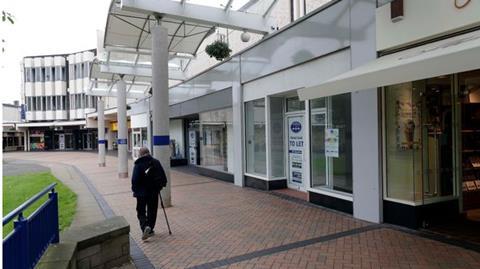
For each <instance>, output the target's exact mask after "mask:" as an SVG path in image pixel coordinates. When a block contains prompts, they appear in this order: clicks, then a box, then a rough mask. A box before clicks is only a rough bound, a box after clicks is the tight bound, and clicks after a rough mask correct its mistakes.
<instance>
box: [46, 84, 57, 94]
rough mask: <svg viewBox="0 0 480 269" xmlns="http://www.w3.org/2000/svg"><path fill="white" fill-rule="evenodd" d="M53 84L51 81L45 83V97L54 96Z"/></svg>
mask: <svg viewBox="0 0 480 269" xmlns="http://www.w3.org/2000/svg"><path fill="white" fill-rule="evenodd" d="M54 85H55V83H54V82H52V81H46V82H45V95H54V94H55V88H54V87H55V86H54Z"/></svg>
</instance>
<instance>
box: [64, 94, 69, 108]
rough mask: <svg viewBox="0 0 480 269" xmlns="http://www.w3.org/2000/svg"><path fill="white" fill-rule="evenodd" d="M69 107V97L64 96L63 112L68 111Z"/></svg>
mask: <svg viewBox="0 0 480 269" xmlns="http://www.w3.org/2000/svg"><path fill="white" fill-rule="evenodd" d="M69 106H70V102H69V100H68V99H67V96H66V95H64V96H62V110H68V109H69Z"/></svg>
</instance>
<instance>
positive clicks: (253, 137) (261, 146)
mask: <svg viewBox="0 0 480 269" xmlns="http://www.w3.org/2000/svg"><path fill="white" fill-rule="evenodd" d="M245 136H246V137H245V138H246V139H245V140H246V155H247V156H246V159H247V173H251V174H257V175H262V176H266V174H267V173H266V172H267V158H266V157H267V156H266V132H265V99H263V98H262V99H258V100H254V101H250V102H247V103H246V104H245Z"/></svg>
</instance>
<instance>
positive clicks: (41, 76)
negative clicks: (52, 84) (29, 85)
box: [35, 67, 45, 82]
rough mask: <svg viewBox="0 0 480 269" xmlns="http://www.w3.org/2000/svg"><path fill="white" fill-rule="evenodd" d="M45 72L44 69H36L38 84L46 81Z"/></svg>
mask: <svg viewBox="0 0 480 269" xmlns="http://www.w3.org/2000/svg"><path fill="white" fill-rule="evenodd" d="M43 72H44V69H43V68H41V67H36V68H35V75H36V77H35V81H36V82H44V81H45V80H44V74H43Z"/></svg>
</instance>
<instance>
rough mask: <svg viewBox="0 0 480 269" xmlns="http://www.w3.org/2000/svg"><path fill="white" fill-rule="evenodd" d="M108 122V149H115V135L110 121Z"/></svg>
mask: <svg viewBox="0 0 480 269" xmlns="http://www.w3.org/2000/svg"><path fill="white" fill-rule="evenodd" d="M107 123H108V131H107V141H108V142H107V144H108V145H107V150H113V140H114V139H115V138H114V137H113V131H112V129H111V128H110V121H108V122H107Z"/></svg>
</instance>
